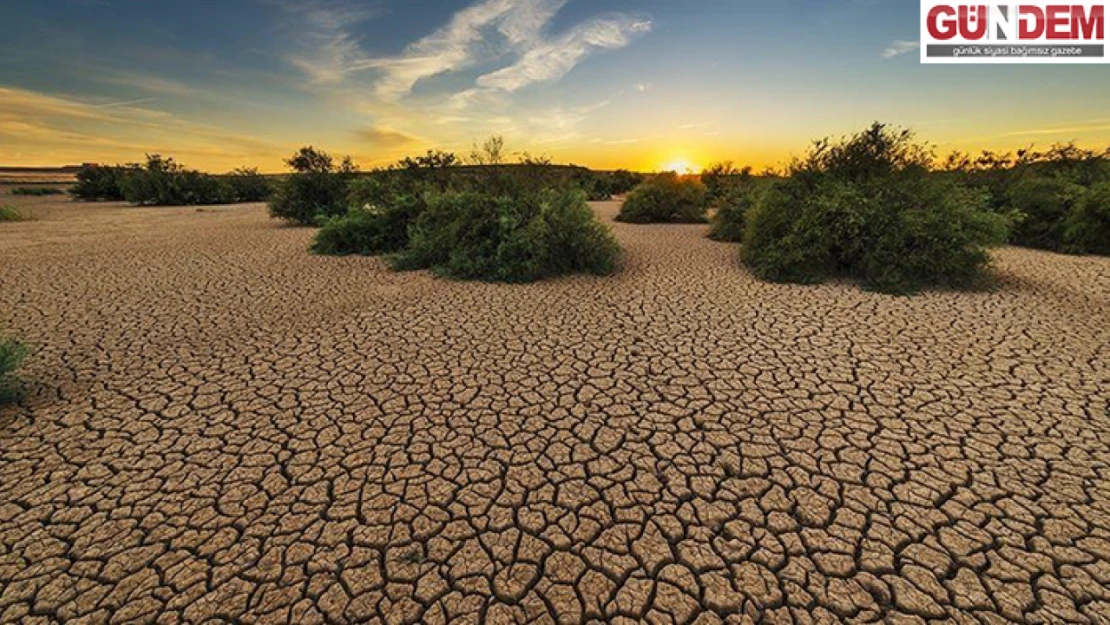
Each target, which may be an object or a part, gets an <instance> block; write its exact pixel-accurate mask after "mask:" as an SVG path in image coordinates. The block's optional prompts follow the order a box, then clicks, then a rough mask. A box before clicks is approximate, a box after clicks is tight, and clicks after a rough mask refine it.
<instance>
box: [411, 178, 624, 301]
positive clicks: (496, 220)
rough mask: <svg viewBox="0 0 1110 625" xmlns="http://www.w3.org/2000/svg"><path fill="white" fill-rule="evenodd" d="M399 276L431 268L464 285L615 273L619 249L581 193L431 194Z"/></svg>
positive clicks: (555, 191) (549, 190) (412, 231)
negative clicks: (574, 274) (403, 273)
mask: <svg viewBox="0 0 1110 625" xmlns="http://www.w3.org/2000/svg"><path fill="white" fill-rule="evenodd" d="M410 235H411V240H410V242H409V247H408V248H407V249H406V250H405V251H404V252H402V253H401V254H399V255H398V256H397V257H396V258H394V259H393V266H394V268H395V269H398V270H413V269H429V268H430V269H433V270H435V271H436V272H437V273H439V274H441V275H445V276H449V277H453V278H458V279H463V280H486V281H501V282H531V281H535V280H541V279H544V278H550V277H554V276H559V275H564V274H568V273H593V274H598V275H604V274H608V273H611V272H612V271H613V270H614V268H615V266H616V261H617V257H618V256H619V252H620V248H619V247H618V246H617V243H616V241H615V240H614V239H613V236H612V234H611V233H610V232H609V230H608V228H606V227H605V226H603V225H602V224H600V223H599V222H598V221H597V219H596V218H595V216H594V214H593V211H591V210H590V207H589V206H588V205H587V204H586V196H585V194H584V193H582V192H581V191H569V190H554V189H548V190H545V191H540V192H538V193H527V194H522V195H517V196H510V195H495V194H492V193H489V192H481V191H463V192H457V191H448V192H445V193H437V194H430V195H429V196H428V197H427V208H426V209H425V210H424V211H423V212H422V213H421V214H420V216H419V217H418V218H417V219H416V221H415V223H414V224H413V226H412V229H411V233H410Z"/></svg>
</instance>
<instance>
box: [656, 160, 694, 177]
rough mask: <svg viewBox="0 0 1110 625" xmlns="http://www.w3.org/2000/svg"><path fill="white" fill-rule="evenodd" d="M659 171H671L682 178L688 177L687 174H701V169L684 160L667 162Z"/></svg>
mask: <svg viewBox="0 0 1110 625" xmlns="http://www.w3.org/2000/svg"><path fill="white" fill-rule="evenodd" d="M661 171H673V172H675V173H676V174H681V175H683V176H686V175H689V174H697V173H700V172H701V167H700V166H698V165H695V164H693V163H691V162H690V161H688V160H685V159H675V160H673V161H669V162H667V164H665V165H663V167H662V169H661Z"/></svg>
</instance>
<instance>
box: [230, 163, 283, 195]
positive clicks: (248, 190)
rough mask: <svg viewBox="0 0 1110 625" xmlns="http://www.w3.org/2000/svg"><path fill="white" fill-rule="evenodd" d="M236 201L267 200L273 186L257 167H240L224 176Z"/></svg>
mask: <svg viewBox="0 0 1110 625" xmlns="http://www.w3.org/2000/svg"><path fill="white" fill-rule="evenodd" d="M223 182H224V183H225V184H226V185H227V187H228V189H229V190H230V195H231V197H232V198H233V201H235V202H265V201H266V200H267V199H269V198H270V193H271V192H272V191H273V186H272V185H271V184H270V181H269V180H268V179H267V178H266V176H263V175H262V174H260V173H258V170H257V169H248V168H245V167H243V168H240V169H235V170H233V171H232V172H231V173H230V174H227V175H226V176H224V177H223Z"/></svg>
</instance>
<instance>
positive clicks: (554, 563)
mask: <svg viewBox="0 0 1110 625" xmlns="http://www.w3.org/2000/svg"><path fill="white" fill-rule="evenodd" d="M31 206H32V207H33V209H34V211H35V212H37V213H38V215H39V217H40V220H39V221H37V222H32V223H20V224H0V323H2V324H3V327H4V328H7V329H12V330H15V331H18V332H19V333H20V334H22V335H23V336H25V337H26V338H27V339H28V340H30V341H31V342H32V343H34V344H35V345H36V346H37V351H36V352H35V354H34V357H33V359H32V360H31V362H30V363H29V365H28V367H27V369H26V371H25V377H26V378H27V379H28V380H29V381H30V383H31V384H32V392H31V394H30V396H29V397H28V398H27V399H26V400H25V401H24V402H23V403H22V404H20V405H17V406H14V407H8V408H5V409H3V411H2V412H0V622H3V623H18V622H29V623H30V622H55V621H65V622H72V623H81V622H89V623H91V622H95V623H102V622H157V623H178V622H188V623H201V622H241V623H267V622H268V623H282V622H295V623H347V622H383V623H401V622H409V623H414V622H427V623H442V622H479V621H488V622H491V623H510V622H538V623H542V622H556V621H558V622H584V621H611V622H621V621H623V622H649V623H694V622H696V623H718V622H732V623H833V622H851V623H864V622H879V621H883V622H887V623H922V622H951V623H1010V622H1015V623H1110V416H1108V414H1107V402H1108V397H1110V360H1108V358H1110V353H1108V352H1110V347H1108V343H1110V259H1097V258H1074V257H1066V256H1058V255H1052V254H1046V253H1040V252H1034V251H1028V250H1019V249H1005V250H1001V251H1000V252H999V253H998V265H999V270H1000V273H1001V275H1002V277H1003V284H1002V287H1001V288H1000V289H998V290H997V291H995V292H991V293H928V294H924V295H921V296H918V297H913V298H894V297H887V296H882V295H876V294H870V293H864V292H862V291H860V290H859V289H858V288H857V287H855V286H852V285H844V284H831V285H824V286H817V287H800V286H786V285H772V284H763V283H760V282H757V281H755V280H754V279H753V278H752V277H751V276H750V274H748V273H747V272H746V271H744V270H743V269H742V268H741V267H739V266H738V264H737V262H736V260H735V254H736V252H735V248H734V247H733V246H730V245H724V244H719V243H714V242H711V241H708V240H706V239H705V238H704V233H705V228H704V227H702V226H662V227H652V226H626V225H614V229H615V232H616V234H617V236H618V238H619V239H620V241H621V243H622V245H623V246H624V247H625V249H626V252H627V256H626V261H625V266H624V269H623V270H622V271H621V272H620V273H619V274H618V275H616V276H613V277H610V278H598V277H574V278H569V279H563V280H557V281H553V282H548V283H544V284H539V285H529V286H504V285H488V284H472V283H457V282H449V281H443V280H437V279H433V278H432V277H431V276H429V275H428V274H426V273H416V274H400V275H399V274H393V273H390V272H388V271H387V270H386V269H385V268H384V265H383V264H382V262H381V261H379V260H377V259H370V258H344V259H339V258H322V257H315V256H311V255H309V254H308V253H307V252H306V246H307V245H308V242H309V239H310V237H311V234H312V233H311V231H308V230H303V229H291V228H284V227H281V226H279V225H278V224H276V223H273V222H271V221H270V220H268V219H267V217H266V214H265V209H264V208H263V207H262V206H242V207H237V208H219V209H207V210H205V211H204V212H197V211H196V210H195V209H176V208H171V209H132V208H124V207H122V206H119V205H94V206H74V205H67V204H64V203H63V204H57V203H54V204H52V203H50V202H41V203H37V204H36V203H32V204H31ZM596 208H597V210H598V211H599V212H600V213H601V215H602V216H603V217H604V218H605V219H606V220H607V221H608V220H611V218H612V217H613V216H614V214H615V212H616V205H615V204H599V205H597V206H596Z"/></svg>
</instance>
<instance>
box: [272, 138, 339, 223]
mask: <svg viewBox="0 0 1110 625" xmlns="http://www.w3.org/2000/svg"><path fill="white" fill-rule="evenodd" d="M285 162H286V164H288V165H289V168H290V169H291V170H292V171H293V173H292V174H291V175H290V176H289V177H288V178H286V179H285V180H283V181H282V182H281V183H280V184H278V185H277V188H276V189H274V192H273V194H272V195H271V196H270V201H269V203H270V215H272V216H273V217H276V218H278V219H284V220H286V221H288V222H290V223H294V224H299V225H314V224H318V223H323V221H324V220H326V219H328V218H331V217H338V216H340V215H344V214H345V213H346V212H347V208H348V204H347V195H348V191H349V189H348V185H349V184H350V182H351V180H352V179H353V178H354V176H355V175H356V174H357V173H358V168H357V167H356V166H355V164H354V163H353V162H352V161H351V159H350V157H345V158H344V159H343V160H342V161H340V162H339V163H338V164H337V163H336V162H335V160H334V159H333V158H332V157H331V155H329V154H328V153H326V152H324V151H322V150H317V149H316V148H314V147H312V146H308V147H304V148H301V149H300V151H298V152H297V153H296V154H294V155H293V156H292V157H291V158H289V159H288V160H286V161H285Z"/></svg>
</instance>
